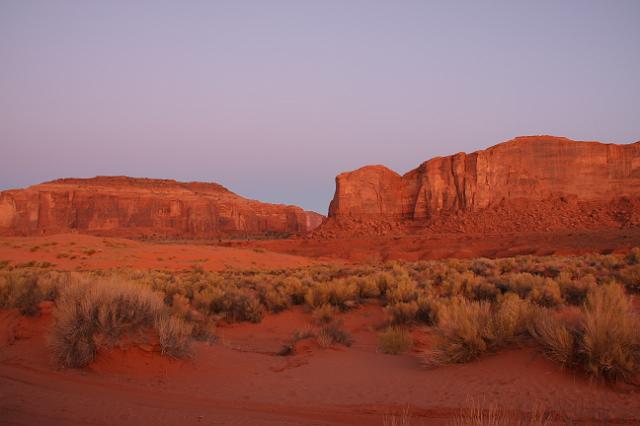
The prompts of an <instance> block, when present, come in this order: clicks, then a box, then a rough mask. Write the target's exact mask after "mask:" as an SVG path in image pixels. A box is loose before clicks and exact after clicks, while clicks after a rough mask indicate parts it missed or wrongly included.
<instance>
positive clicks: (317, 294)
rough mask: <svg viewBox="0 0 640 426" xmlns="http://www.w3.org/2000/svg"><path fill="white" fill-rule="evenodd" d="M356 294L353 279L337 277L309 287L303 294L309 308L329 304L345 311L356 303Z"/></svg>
mask: <svg viewBox="0 0 640 426" xmlns="http://www.w3.org/2000/svg"><path fill="white" fill-rule="evenodd" d="M358 294H359V289H358V286H357V285H356V284H355V283H354V282H353V281H350V280H346V279H337V280H333V281H328V282H324V283H318V284H317V285H315V286H313V287H310V288H309V289H308V290H307V293H306V295H305V302H306V303H307V304H308V305H309V306H310V307H311V308H317V307H320V306H322V305H331V306H334V307H336V308H338V309H340V310H341V311H346V310H348V309H351V308H354V307H355V306H356V305H357V303H358V300H359V297H358Z"/></svg>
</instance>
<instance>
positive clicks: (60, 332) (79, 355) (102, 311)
mask: <svg viewBox="0 0 640 426" xmlns="http://www.w3.org/2000/svg"><path fill="white" fill-rule="evenodd" d="M56 305H57V309H56V313H55V323H54V326H53V330H52V333H51V336H50V341H49V342H50V347H51V351H52V354H53V357H54V358H55V360H56V361H57V362H58V363H59V364H60V365H62V366H65V367H82V366H85V365H87V364H89V363H91V362H92V361H93V360H94V358H95V355H96V352H97V350H98V349H99V348H101V347H105V348H110V347H112V346H113V345H114V344H115V343H116V342H117V341H118V340H119V339H121V338H122V337H124V336H132V337H135V336H134V334H140V333H145V331H147V330H149V329H150V328H151V327H153V326H154V325H156V326H160V325H162V326H163V327H165V328H164V329H163V336H161V338H163V339H165V343H167V344H169V343H171V339H174V340H173V343H171V344H173V345H174V346H173V347H172V348H170V349H169V346H167V348H168V349H167V350H168V351H170V352H171V353H172V354H176V353H178V352H179V349H178V348H177V346H176V344H177V343H178V342H183V343H184V340H180V339H179V338H180V336H181V334H180V333H181V332H180V331H179V330H177V328H175V327H176V324H175V323H173V324H172V325H171V327H173V328H171V329H170V328H167V327H168V325H167V323H165V322H164V321H161V320H160V318H161V317H162V316H163V315H166V311H165V310H164V305H163V303H162V299H161V298H160V297H159V296H158V295H157V294H155V293H153V292H152V291H151V290H149V289H148V288H146V287H144V286H141V285H135V284H132V283H129V282H122V281H116V280H111V281H108V280H107V281H98V282H94V281H87V280H82V281H80V282H75V283H73V284H70V285H68V286H67V287H66V288H65V289H64V290H63V292H62V294H61V295H60V298H59V299H58V301H57V303H56ZM189 332H190V330H189ZM171 333H173V336H172V334H171Z"/></svg>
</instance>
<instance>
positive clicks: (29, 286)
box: [0, 269, 69, 315]
mask: <svg viewBox="0 0 640 426" xmlns="http://www.w3.org/2000/svg"><path fill="white" fill-rule="evenodd" d="M68 279H69V274H65V273H56V272H44V273H43V272H37V271H33V270H20V269H17V270H13V271H8V272H5V273H3V274H2V275H0V308H3V309H12V308H17V309H19V310H20V313H21V314H23V315H36V314H37V313H38V304H39V303H40V302H42V301H44V300H55V298H56V297H57V295H58V289H59V288H60V287H61V286H63V285H64V283H66V282H67V281H68Z"/></svg>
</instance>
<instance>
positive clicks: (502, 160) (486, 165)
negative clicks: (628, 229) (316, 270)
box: [316, 136, 640, 236]
mask: <svg viewBox="0 0 640 426" xmlns="http://www.w3.org/2000/svg"><path fill="white" fill-rule="evenodd" d="M638 197H640V143H634V144H629V145H615V144H604V143H599V142H578V141H573V140H570V139H567V138H563V137H554V136H523V137H518V138H515V139H513V140H510V141H507V142H504V143H501V144H498V145H495V146H493V147H491V148H488V149H486V150H481V151H476V152H473V153H470V154H465V153H458V154H455V155H451V156H447V157H437V158H433V159H431V160H428V161H425V162H424V163H422V164H421V165H420V166H418V167H417V168H416V169H414V170H411V171H410V172H408V173H406V174H404V175H402V176H401V175H399V174H398V173H396V172H394V171H392V170H390V169H388V168H386V167H384V166H366V167H363V168H360V169H358V170H355V171H352V172H347V173H342V174H340V175H338V176H337V177H336V190H335V195H334V197H333V200H332V201H331V204H330V207H329V217H328V220H327V221H326V224H325V225H323V226H322V227H321V228H320V230H319V231H318V232H317V233H316V235H320V236H322V235H324V236H332V235H337V234H339V233H343V234H344V233H363V234H367V233H377V234H385V233H389V232H399V231H404V232H420V231H432V232H483V233H484V232H505V231H510V232H511V231H513V232H518V231H531V230H533V231H536V230H540V231H548V230H552V229H574V228H600V227H621V226H634V225H637V224H640V221H639V215H640V209H639V208H638V205H639V203H638Z"/></svg>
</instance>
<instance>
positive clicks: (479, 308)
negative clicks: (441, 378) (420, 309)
mask: <svg viewBox="0 0 640 426" xmlns="http://www.w3.org/2000/svg"><path fill="white" fill-rule="evenodd" d="M530 317H531V307H530V305H529V304H528V302H526V301H523V300H521V299H519V298H518V297H517V296H515V295H511V296H508V297H505V298H504V299H503V301H502V302H501V303H500V304H498V305H497V306H492V305H491V304H490V303H489V302H486V301H482V302H478V301H469V300H467V299H464V298H456V299H452V300H451V301H450V302H449V303H446V304H442V305H441V306H440V308H439V311H438V324H437V327H436V330H435V331H436V333H437V335H438V337H439V341H438V343H437V344H436V345H435V347H433V348H431V349H429V350H427V351H425V352H424V357H423V361H424V363H425V364H426V365H427V366H438V365H443V364H455V363H465V362H469V361H471V360H474V359H476V358H478V357H479V356H480V355H482V354H483V353H486V352H494V351H496V350H497V349H499V348H501V347H504V346H505V345H506V344H509V343H514V342H515V341H516V339H518V338H520V337H522V336H523V335H524V333H525V332H526V330H527V323H528V321H529V320H530Z"/></svg>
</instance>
